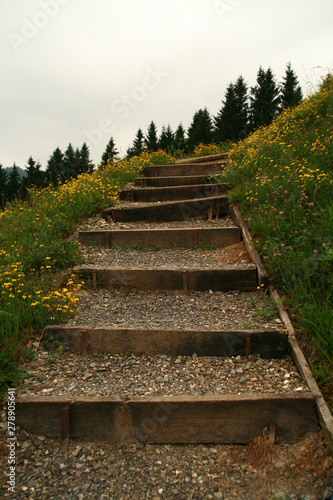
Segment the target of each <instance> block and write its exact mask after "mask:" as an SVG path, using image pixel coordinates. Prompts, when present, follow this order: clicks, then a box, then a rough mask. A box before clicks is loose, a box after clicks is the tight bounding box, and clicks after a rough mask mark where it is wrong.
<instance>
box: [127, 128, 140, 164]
mask: <svg viewBox="0 0 333 500" xmlns="http://www.w3.org/2000/svg"><path fill="white" fill-rule="evenodd" d="M143 146H144V135H143V132H142V130H141V128H139V130H138V131H137V133H136V136H135V139H134V141H133V144H132V147H130V148H128V150H127V156H129V157H131V156H139V155H140V154H141V153H142V148H143Z"/></svg>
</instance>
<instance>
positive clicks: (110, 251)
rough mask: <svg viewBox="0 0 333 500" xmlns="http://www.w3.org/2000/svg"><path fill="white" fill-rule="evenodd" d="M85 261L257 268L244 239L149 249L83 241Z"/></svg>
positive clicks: (120, 263)
mask: <svg viewBox="0 0 333 500" xmlns="http://www.w3.org/2000/svg"><path fill="white" fill-rule="evenodd" d="M80 248H81V253H82V255H83V257H84V259H85V262H86V263H92V264H93V265H94V266H105V267H107V266H111V265H112V267H125V268H131V267H135V268H155V267H156V268H159V269H162V268H175V269H179V268H182V269H184V268H186V269H198V268H201V269H202V268H206V269H209V268H210V269H213V268H219V267H223V268H226V267H232V268H235V267H239V268H242V269H244V268H249V269H253V268H255V265H254V264H253V263H252V262H251V260H250V258H249V256H248V253H247V251H246V247H245V245H244V243H238V244H236V245H231V246H229V247H226V248H223V249H217V250H215V249H209V250H201V249H192V250H185V249H184V250H180V249H172V250H158V249H157V250H155V251H154V250H148V249H146V248H144V247H139V248H138V249H134V250H129V249H124V248H121V249H119V248H96V247H91V246H83V245H80Z"/></svg>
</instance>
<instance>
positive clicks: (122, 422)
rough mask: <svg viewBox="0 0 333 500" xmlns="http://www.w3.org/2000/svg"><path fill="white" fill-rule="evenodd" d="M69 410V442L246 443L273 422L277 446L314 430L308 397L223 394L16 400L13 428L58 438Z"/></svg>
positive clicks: (313, 410)
mask: <svg viewBox="0 0 333 500" xmlns="http://www.w3.org/2000/svg"><path fill="white" fill-rule="evenodd" d="M66 406H68V407H69V412H70V426H69V436H70V438H78V439H89V440H97V441H108V442H112V443H138V442H143V443H165V444H167V443H173V444H181V443H234V444H236V443H239V444H242V443H247V442H248V441H249V440H251V439H253V438H255V437H259V436H262V433H263V431H264V429H265V428H269V424H270V422H271V421H272V420H274V421H275V422H276V435H277V439H278V442H279V443H280V444H285V443H296V442H297V441H298V440H300V439H302V438H304V436H305V435H306V434H307V433H308V432H313V431H317V430H318V423H317V414H316V408H315V400H314V398H313V396H312V395H311V394H309V393H287V394H252V395H251V394H242V395H235V394H226V395H217V394H213V395H208V396H201V397H194V396H192V397H191V396H178V397H177V396H174V397H163V396H161V397H157V396H156V397H142V398H140V397H136V398H130V399H129V400H127V401H120V400H119V398H116V397H112V398H99V397H95V398H76V397H75V398H71V397H57V398H50V397H45V398H42V397H29V398H21V397H19V398H17V400H16V423H17V425H19V426H20V428H21V429H23V430H25V431H26V432H30V433H32V434H37V435H43V436H47V437H59V436H60V435H61V409H62V408H63V407H66Z"/></svg>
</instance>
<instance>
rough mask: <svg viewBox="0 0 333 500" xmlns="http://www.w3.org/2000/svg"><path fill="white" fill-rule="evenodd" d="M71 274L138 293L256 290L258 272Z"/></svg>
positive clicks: (110, 270)
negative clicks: (136, 290) (137, 290)
mask: <svg viewBox="0 0 333 500" xmlns="http://www.w3.org/2000/svg"><path fill="white" fill-rule="evenodd" d="M74 273H75V274H77V275H79V276H80V277H82V278H83V279H86V280H90V281H91V282H93V283H95V284H97V285H99V286H104V287H108V288H120V287H126V288H131V289H132V288H136V289H139V290H185V291H186V290H198V291H200V290H201V291H202V290H213V291H226V290H243V291H250V290H255V289H256V288H257V285H258V281H257V269H256V268H255V267H252V268H249V267H248V266H242V267H241V266H239V267H236V268H232V267H226V268H223V267H219V268H216V269H214V268H205V269H174V268H170V269H167V268H164V269H161V268H150V269H142V268H130V269H129V268H117V267H97V266H96V267H94V266H77V267H75V268H74Z"/></svg>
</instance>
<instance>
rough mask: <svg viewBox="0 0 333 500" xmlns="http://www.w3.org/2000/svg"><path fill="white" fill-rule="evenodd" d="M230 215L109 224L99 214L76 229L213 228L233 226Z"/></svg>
mask: <svg viewBox="0 0 333 500" xmlns="http://www.w3.org/2000/svg"><path fill="white" fill-rule="evenodd" d="M234 225H235V224H234V223H233V221H232V219H231V217H229V216H226V217H223V218H220V219H218V220H217V221H216V220H215V219H214V220H212V221H208V220H195V219H185V220H181V221H173V222H148V221H141V222H126V223H124V222H115V223H112V224H110V223H109V222H107V221H106V220H104V219H103V218H101V217H100V216H95V217H90V218H89V219H87V220H86V221H84V222H83V223H82V224H80V226H78V228H77V231H93V230H101V229H105V230H107V229H109V230H116V229H174V228H188V229H189V228H198V229H201V228H205V229H206V228H210V227H211V228H214V227H231V226H234ZM74 237H75V235H74Z"/></svg>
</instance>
